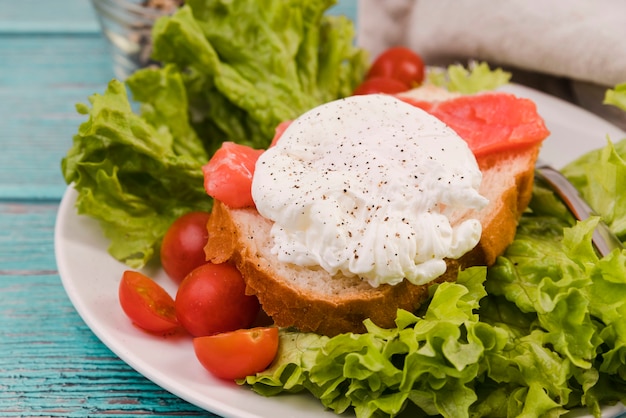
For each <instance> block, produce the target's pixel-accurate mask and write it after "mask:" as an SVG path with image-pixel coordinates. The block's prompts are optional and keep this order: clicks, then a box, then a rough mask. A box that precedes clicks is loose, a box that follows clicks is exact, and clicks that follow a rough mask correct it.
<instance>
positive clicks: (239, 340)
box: [193, 327, 278, 380]
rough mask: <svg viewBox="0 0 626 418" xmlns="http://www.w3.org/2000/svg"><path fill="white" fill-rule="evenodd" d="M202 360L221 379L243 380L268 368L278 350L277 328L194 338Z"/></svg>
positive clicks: (195, 347)
mask: <svg viewBox="0 0 626 418" xmlns="http://www.w3.org/2000/svg"><path fill="white" fill-rule="evenodd" d="M193 348H194V351H195V352H196V356H197V357H198V360H199V361H200V363H201V364H202V365H203V366H204V368H205V369H207V370H208V371H209V372H211V373H212V374H213V375H214V376H216V377H219V378H221V379H231V380H232V379H242V378H244V377H246V376H250V375H253V374H255V373H258V372H262V371H263V370H265V369H266V368H267V367H268V366H269V365H270V364H271V363H272V361H273V360H274V358H275V357H276V353H277V352H278V328H276V327H259V328H252V329H240V330H237V331H232V332H227V333H222V334H216V335H211V336H207V337H199V338H194V340H193Z"/></svg>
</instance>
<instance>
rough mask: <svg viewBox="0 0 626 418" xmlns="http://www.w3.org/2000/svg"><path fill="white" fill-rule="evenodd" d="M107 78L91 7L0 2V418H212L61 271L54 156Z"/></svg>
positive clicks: (61, 0) (78, 0) (60, 184)
mask: <svg viewBox="0 0 626 418" xmlns="http://www.w3.org/2000/svg"><path fill="white" fill-rule="evenodd" d="M355 4H356V0H347V1H344V2H343V3H340V4H339V5H338V6H336V7H337V9H335V11H336V12H341V13H347V14H352V15H354V12H355V6H354V5H355ZM112 77H113V70H112V67H111V60H110V56H109V52H108V49H107V45H106V43H105V40H104V38H103V37H102V36H101V34H100V29H99V27H98V24H97V21H96V19H95V16H94V14H93V11H92V8H91V4H90V2H89V1H88V0H46V1H41V0H19V1H10V0H0V147H1V151H0V234H1V235H0V237H1V238H0V298H1V301H0V416H10V417H17V416H60V417H84V416H96V415H98V416H100V415H104V416H134V415H156V416H181V415H185V416H187V415H192V416H193V415H202V416H216V415H213V414H211V413H207V412H206V411H203V410H201V409H199V408H197V407H195V406H193V405H191V404H189V403H187V402H185V401H183V400H181V399H179V398H178V397H176V396H174V395H172V394H170V393H168V392H167V391H165V390H163V389H161V388H160V387H158V386H157V385H155V384H153V383H152V382H150V381H149V380H147V379H146V378H144V377H143V376H141V375H140V374H138V373H137V372H135V371H134V370H133V369H132V368H131V367H129V366H128V365H126V363H124V362H123V361H121V360H120V359H119V358H117V357H116V356H115V355H114V354H113V353H112V352H111V351H109V350H108V349H107V348H106V346H105V345H104V344H102V343H101V342H100V341H99V340H98V339H97V338H96V336H95V335H94V334H93V333H92V332H91V331H90V329H89V328H88V327H87V326H86V325H85V323H84V322H83V321H82V319H81V318H80V317H79V315H78V314H77V313H76V311H75V310H74V307H73V306H72V304H71V303H70V300H69V299H68V297H67V296H66V294H65V291H64V289H63V287H62V284H61V280H60V278H59V275H58V271H57V266H56V263H55V257H54V246H53V235H54V225H55V217H56V214H57V209H58V206H59V202H60V199H61V197H62V195H63V193H64V191H65V183H64V181H63V178H62V176H61V171H60V160H61V158H62V157H63V156H64V155H65V153H66V151H67V150H68V148H69V147H70V145H71V140H72V136H73V135H74V133H75V132H76V130H77V127H78V125H79V123H80V122H81V121H83V117H82V116H81V115H79V114H78V113H76V111H75V108H74V105H75V104H76V103H78V102H86V101H87V97H88V96H89V95H91V94H93V93H96V92H103V91H104V88H105V86H106V84H107V82H108V81H109V80H110V79H111V78H112Z"/></svg>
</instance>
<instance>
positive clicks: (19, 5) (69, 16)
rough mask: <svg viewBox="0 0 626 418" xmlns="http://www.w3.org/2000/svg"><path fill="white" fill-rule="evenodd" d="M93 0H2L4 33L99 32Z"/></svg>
mask: <svg viewBox="0 0 626 418" xmlns="http://www.w3.org/2000/svg"><path fill="white" fill-rule="evenodd" d="M99 30H100V28H99V27H98V22H97V20H96V17H95V13H94V10H93V7H92V5H91V1H90V0H45V1H42V0H19V1H17V2H16V1H11V0H0V33H97V32H98V31H99Z"/></svg>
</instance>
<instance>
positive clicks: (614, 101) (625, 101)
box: [603, 83, 626, 111]
mask: <svg viewBox="0 0 626 418" xmlns="http://www.w3.org/2000/svg"><path fill="white" fill-rule="evenodd" d="M603 103H604V104H607V105H613V106H617V107H619V108H620V109H622V110H624V111H626V83H621V84H618V85H617V86H615V88H614V89H608V90H607V91H606V93H605V94H604V102H603Z"/></svg>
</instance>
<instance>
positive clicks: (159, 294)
mask: <svg viewBox="0 0 626 418" xmlns="http://www.w3.org/2000/svg"><path fill="white" fill-rule="evenodd" d="M118 294H119V300H120V305H121V306H122V309H123V310H124V313H126V315H127V316H128V317H129V318H130V320H131V321H133V323H134V324H135V325H137V326H138V327H139V328H142V329H144V330H146V331H149V332H154V333H168V332H171V331H174V330H175V329H177V328H178V327H179V323H178V320H177V319H176V311H175V309H174V299H172V297H171V296H170V295H169V294H168V293H167V292H166V291H165V289H163V288H162V287H161V286H159V284H158V283H157V282H155V281H154V280H152V279H151V278H149V277H148V276H146V275H144V274H142V273H140V272H138V271H132V270H126V271H125V272H124V274H123V275H122V280H121V281H120V286H119V290H118Z"/></svg>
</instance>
